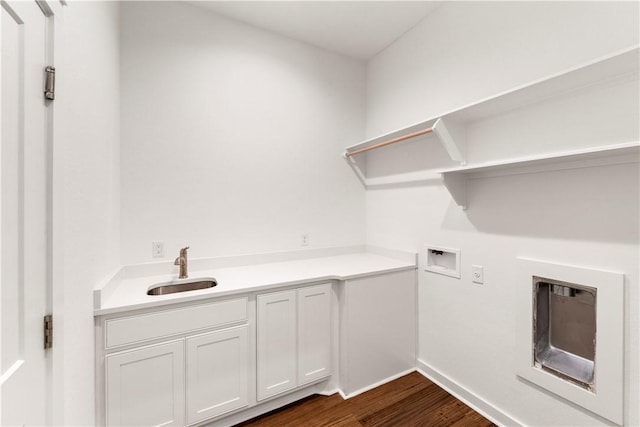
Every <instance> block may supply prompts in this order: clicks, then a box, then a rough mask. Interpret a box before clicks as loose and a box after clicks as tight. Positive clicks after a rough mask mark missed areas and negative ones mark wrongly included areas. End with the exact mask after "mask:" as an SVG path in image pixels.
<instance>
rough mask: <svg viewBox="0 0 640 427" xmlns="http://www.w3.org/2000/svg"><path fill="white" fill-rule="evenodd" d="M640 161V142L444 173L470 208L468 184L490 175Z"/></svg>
mask: <svg viewBox="0 0 640 427" xmlns="http://www.w3.org/2000/svg"><path fill="white" fill-rule="evenodd" d="M639 160H640V142H637V141H634V142H629V143H624V144H615V145H606V146H600V147H592V148H587V149H581V150H573V151H567V152H560V153H549V154H544V155H539V156H532V157H522V158H516V159H509V160H503V161H498V162H491V163H483V164H479V165H470V166H465V167H460V168H455V169H447V170H443V171H440V173H441V175H442V179H443V182H444V185H445V186H446V187H447V190H449V193H451V197H453V200H454V201H455V202H456V203H457V204H458V205H459V206H462V207H463V208H465V209H466V207H467V181H468V180H469V179H472V178H481V177H488V176H501V175H514V174H522V173H536V172H543V171H550V170H561V169H575V168H584V167H592V166H602V165H605V164H621V163H632V162H638V161H639Z"/></svg>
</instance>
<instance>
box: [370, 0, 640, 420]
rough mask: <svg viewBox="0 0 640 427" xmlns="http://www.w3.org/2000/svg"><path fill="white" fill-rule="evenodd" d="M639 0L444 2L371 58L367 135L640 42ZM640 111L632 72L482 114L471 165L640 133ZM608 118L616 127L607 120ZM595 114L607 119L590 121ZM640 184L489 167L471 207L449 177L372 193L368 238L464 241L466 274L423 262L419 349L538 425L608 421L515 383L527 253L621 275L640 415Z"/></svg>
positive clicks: (384, 166) (414, 150)
mask: <svg viewBox="0 0 640 427" xmlns="http://www.w3.org/2000/svg"><path fill="white" fill-rule="evenodd" d="M638 12H639V10H638V3H614V2H601V3H592V2H531V3H526V2H447V3H444V4H443V5H442V6H440V7H439V8H438V9H437V10H436V11H435V12H434V13H433V14H432V15H430V16H429V17H427V19H426V20H424V21H423V22H422V23H421V24H419V25H418V26H417V27H415V28H414V29H412V30H411V31H410V32H409V33H407V34H406V35H404V36H403V37H402V38H401V39H400V40H398V41H397V42H396V43H395V44H393V45H391V46H390V47H389V48H387V49H386V50H385V51H383V52H382V53H381V54H379V55H378V56H376V57H375V58H374V59H373V60H372V61H370V63H369V64H368V67H367V134H368V136H375V135H377V134H379V133H384V132H388V131H391V130H394V129H396V128H399V127H403V126H406V125H408V124H411V123H414V122H418V121H421V120H424V119H426V118H429V117H432V116H435V115H437V114H438V113H439V112H444V111H447V110H450V109H453V108H456V107H461V106H463V105H465V104H468V103H470V102H473V101H476V100H479V99H482V98H484V97H487V96H490V95H492V94H496V93H499V92H501V91H504V90H507V89H509V88H511V87H514V86H517V85H521V84H525V83H527V82H530V81H533V80H535V79H539V78H542V77H545V76H547V75H550V74H553V73H556V72H560V71H562V70H563V69H566V68H569V67H572V66H576V65H579V64H581V63H583V62H586V61H589V60H593V59H596V58H598V57H600V56H603V55H606V54H608V53H611V52H614V51H616V50H619V49H622V48H625V47H628V46H631V45H634V44H638V42H639V41H638V37H639V36H638V34H639V24H638ZM591 106H595V107H593V108H591ZM603 106H606V108H604V107H603ZM576 112H580V114H577V113H576ZM638 114H639V107H638V85H637V82H633V81H627V82H623V83H620V84H619V85H614V86H611V87H608V88H606V89H605V90H602V91H594V92H592V93H590V94H587V95H579V96H575V97H572V96H568V97H567V98H565V99H564V100H559V101H554V100H552V101H549V102H547V103H544V104H542V105H540V106H534V107H531V108H525V109H523V110H519V111H515V112H513V113H511V114H507V115H504V116H502V117H500V118H498V119H495V120H488V121H481V122H478V123H475V124H473V125H472V126H470V127H469V129H468V139H469V162H470V163H474V162H481V161H486V160H490V159H500V158H509V157H515V156H521V155H530V154H535V153H542V152H549V151H560V150H564V149H568V148H575V147H587V146H593V145H601V144H603V143H616V142H627V141H629V140H636V141H637V140H638ZM605 116H606V117H609V118H611V120H613V122H614V123H613V125H611V126H610V125H608V124H607V123H604V122H603V121H597V120H601V119H602V118H603V117H605ZM594 120H596V121H595V122H594ZM591 123H599V124H602V129H601V128H600V127H599V126H593V125H589V126H587V128H588V129H590V130H591V131H592V132H593V133H586V134H585V133H584V132H582V130H581V129H580V127H581V125H584V124H591ZM549 129H551V130H549ZM603 131H604V133H603ZM607 132H611V134H610V136H609V137H608V138H604V137H605V136H606V135H607ZM443 158H444V157H443V151H442V149H441V148H439V147H437V146H435V145H433V144H428V143H426V142H424V141H423V142H415V143H407V144H405V145H403V146H400V145H398V146H396V148H389V149H385V150H379V151H378V152H376V153H375V154H370V155H369V156H368V164H367V167H368V173H369V174H370V175H371V176H379V175H384V174H387V173H398V172H403V171H408V170H415V169H429V168H437V167H441V166H443V165H445V164H447V162H446V161H444V160H443ZM638 182H639V172H638V164H637V163H635V164H625V165H616V166H601V167H594V168H585V169H573V170H565V171H555V172H544V173H533V174H523V175H512V176H502V177H491V178H483V179H476V180H472V181H470V186H469V189H468V194H469V199H468V203H469V209H468V210H467V211H462V210H461V209H460V208H459V207H458V206H456V204H455V203H454V202H453V201H452V199H451V197H450V195H449V194H448V192H447V191H446V189H445V188H444V187H443V186H442V185H441V184H440V183H439V182H428V183H426V184H425V183H422V184H420V185H409V186H396V187H394V188H383V189H380V188H379V189H375V190H369V191H368V192H367V204H366V209H367V243H368V244H373V245H380V246H387V247H392V248H397V249H404V250H414V251H422V245H423V244H425V243H430V244H434V245H441V246H449V247H455V248H460V249H461V250H462V278H461V279H460V280H457V279H453V278H449V277H446V276H441V275H437V274H432V273H429V274H427V273H425V272H424V271H423V270H422V269H420V274H419V291H420V297H419V316H420V319H419V340H420V344H419V358H420V360H421V361H422V362H423V363H425V364H426V365H427V366H428V367H431V368H433V369H435V370H437V371H439V372H440V373H442V374H443V375H445V376H446V377H448V378H449V379H451V380H452V381H454V382H455V383H457V384H458V385H459V386H460V387H463V388H466V389H467V390H469V391H470V392H472V393H473V394H475V395H476V396H478V397H479V398H480V399H482V400H484V401H485V402H486V403H488V404H489V405H493V406H494V407H495V408H497V409H498V410H499V411H503V413H504V414H506V415H507V416H510V417H512V418H513V419H515V420H518V421H520V422H522V423H524V424H526V425H601V424H603V423H605V420H603V419H602V418H599V417H597V416H594V415H593V414H591V413H588V412H586V411H584V410H582V409H580V408H579V407H577V406H573V405H571V404H569V403H567V402H566V401H563V400H562V399H559V398H557V397H555V396H554V395H552V394H550V393H547V392H545V391H543V390H542V389H539V388H537V387H535V386H532V385H531V384H528V383H525V382H523V381H521V380H518V379H517V377H516V375H515V363H514V357H515V354H514V344H515V335H514V334H515V325H514V323H515V313H516V310H517V308H516V307H513V305H512V303H513V301H515V293H514V287H515V286H518V284H517V283H514V278H515V277H516V268H517V266H516V262H515V258H516V256H529V257H533V258H540V259H545V260H550V261H555V262H559V263H566V264H574V265H584V266H589V267H596V268H602V269H606V270H613V271H622V272H624V273H625V292H626V294H625V298H626V303H625V304H626V305H625V307H624V310H625V324H626V330H625V352H626V359H625V384H624V387H625V415H624V417H625V424H626V425H638V424H640V413H639V412H640V408H639V404H638V402H639V401H640V395H639V390H638V378H639V377H640V371H639V366H638V360H639V359H640V357H639V356H640V348H639V343H638V336H639V331H640V327H639V325H638V319H639V317H640V315H639V304H638V301H639V300H640V283H639V282H640V277H639V276H640V275H639V272H638V258H639V256H640V252H639V249H638V248H639V240H640V237H639V236H640V230H639V224H638V217H639V215H640V209H639V197H638V195H639V192H640V188H639V184H638ZM472 264H475V265H482V266H483V267H484V273H485V276H484V280H485V284H484V285H482V286H479V285H474V284H472V283H471V271H470V270H471V265H472Z"/></svg>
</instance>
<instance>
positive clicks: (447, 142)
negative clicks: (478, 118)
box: [432, 118, 467, 165]
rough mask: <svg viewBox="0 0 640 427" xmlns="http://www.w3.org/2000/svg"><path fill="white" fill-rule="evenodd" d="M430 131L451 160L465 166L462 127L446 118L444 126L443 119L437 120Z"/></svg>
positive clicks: (464, 144)
mask: <svg viewBox="0 0 640 427" xmlns="http://www.w3.org/2000/svg"><path fill="white" fill-rule="evenodd" d="M432 129H433V133H435V134H436V136H437V137H438V139H439V140H440V142H441V143H442V146H443V147H444V148H445V150H447V153H448V154H449V157H451V160H453V161H456V162H459V163H460V164H461V165H465V164H467V156H466V154H467V153H466V151H467V150H466V148H467V140H466V139H467V138H466V132H465V128H464V126H462V125H461V124H459V123H457V122H455V121H454V120H452V119H450V118H447V123H446V125H445V122H444V119H443V118H439V119H438V120H436V122H435V123H434V124H433V127H432Z"/></svg>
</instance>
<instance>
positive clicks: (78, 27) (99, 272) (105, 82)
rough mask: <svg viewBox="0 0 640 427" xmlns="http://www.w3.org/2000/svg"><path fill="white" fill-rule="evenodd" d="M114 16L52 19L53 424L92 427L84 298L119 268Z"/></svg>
mask: <svg viewBox="0 0 640 427" xmlns="http://www.w3.org/2000/svg"><path fill="white" fill-rule="evenodd" d="M118 9H119V7H118V4H117V3H116V2H89V3H81V2H70V3H69V5H68V6H67V7H65V8H64V11H63V16H62V17H60V18H61V19H58V17H56V25H58V26H59V31H58V32H57V33H56V34H57V37H59V38H58V40H57V41H56V46H57V47H58V48H59V49H57V50H56V68H57V82H56V86H57V87H56V89H57V90H56V101H55V103H56V104H55V105H56V107H55V108H56V110H55V132H56V134H55V135H56V137H55V144H56V153H55V154H54V156H55V157H54V158H55V159H56V160H58V161H59V163H57V164H55V166H54V167H55V168H56V171H57V172H56V174H57V175H58V176H60V179H61V180H62V182H61V184H58V183H54V188H56V189H59V190H60V191H61V192H60V193H58V194H57V195H56V196H54V197H55V199H54V203H55V204H56V206H57V207H56V208H55V209H56V211H55V212H56V213H58V212H59V213H60V214H61V218H54V221H55V222H56V223H57V224H59V227H60V229H59V231H60V234H58V233H57V231H58V230H55V231H54V232H55V235H54V238H55V241H56V242H59V244H60V245H61V247H54V251H56V250H59V249H61V250H62V257H60V256H59V253H58V254H56V258H55V259H58V260H62V264H63V265H62V273H61V274H62V276H61V277H60V276H58V279H59V281H58V282H57V284H54V314H55V325H56V326H55V340H56V342H55V344H54V357H61V358H62V367H60V366H59V365H58V366H57V368H56V371H55V372H54V381H55V383H54V384H56V385H55V387H54V390H53V397H52V398H53V400H54V404H55V405H56V406H55V407H54V411H53V416H54V418H53V421H54V424H55V425H93V424H94V422H95V421H94V420H95V414H94V363H95V361H94V344H93V342H94V339H93V299H92V298H93V294H92V290H93V286H94V285H95V283H96V282H98V281H99V280H101V279H103V278H104V277H105V275H107V274H109V273H111V272H113V271H114V269H115V268H116V267H117V266H118V265H119V255H118V251H119V248H120V244H119V240H120V227H119V205H120V198H119V190H120V185H119V168H118V163H119V143H118V142H119V133H120V125H119V122H120V115H119V109H120V99H119V52H118V49H119V36H118V15H119V12H118ZM58 203H60V205H58ZM58 206H59V207H58ZM60 209H61V211H60ZM57 267H58V266H57V265H56V266H54V269H57ZM60 369H62V371H60ZM60 375H61V376H62V378H60Z"/></svg>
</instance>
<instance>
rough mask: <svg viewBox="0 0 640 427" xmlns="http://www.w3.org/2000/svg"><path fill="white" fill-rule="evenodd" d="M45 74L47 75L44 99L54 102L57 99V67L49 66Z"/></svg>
mask: <svg viewBox="0 0 640 427" xmlns="http://www.w3.org/2000/svg"><path fill="white" fill-rule="evenodd" d="M44 72H45V73H46V80H45V84H44V99H48V100H50V101H53V100H54V99H55V98H56V67H52V66H51V65H48V66H47V68H45V69H44Z"/></svg>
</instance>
